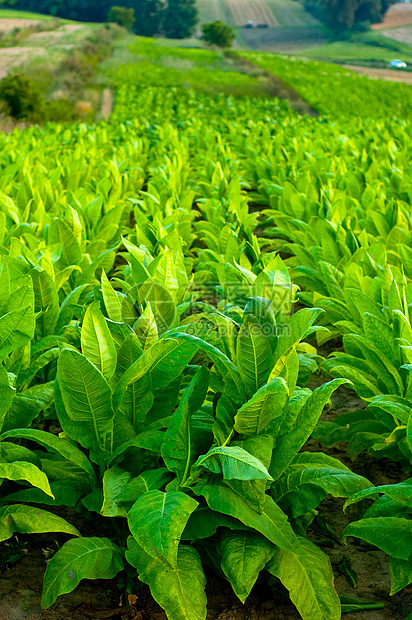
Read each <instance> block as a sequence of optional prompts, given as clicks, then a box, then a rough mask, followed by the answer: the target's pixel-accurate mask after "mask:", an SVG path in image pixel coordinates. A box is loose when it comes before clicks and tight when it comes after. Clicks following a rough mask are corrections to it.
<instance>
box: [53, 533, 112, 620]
mask: <svg viewBox="0 0 412 620" xmlns="http://www.w3.org/2000/svg"><path fill="white" fill-rule="evenodd" d="M122 569H123V560H122V554H121V551H120V549H119V547H117V545H115V544H114V543H112V542H111V541H110V540H109V539H108V538H79V539H77V540H76V539H74V540H69V541H68V542H66V543H65V544H64V545H63V547H62V548H61V549H59V551H58V552H57V553H56V554H55V555H54V556H53V557H52V559H51V560H49V562H48V563H47V568H46V573H45V575H44V583H43V595H42V599H41V604H42V607H43V609H47V608H48V607H50V606H51V605H53V603H54V601H55V600H56V599H57V597H58V596H60V595H61V594H68V593H69V592H72V591H73V590H74V589H75V588H76V587H77V585H78V584H79V583H80V581H81V580H82V579H112V578H113V577H114V576H115V575H117V573H118V572H120V571H121V570H122Z"/></svg>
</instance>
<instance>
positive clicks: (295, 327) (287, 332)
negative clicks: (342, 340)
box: [268, 308, 323, 382]
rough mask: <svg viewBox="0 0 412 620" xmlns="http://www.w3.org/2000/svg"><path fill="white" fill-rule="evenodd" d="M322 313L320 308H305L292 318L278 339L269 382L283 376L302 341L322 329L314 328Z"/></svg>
mask: <svg viewBox="0 0 412 620" xmlns="http://www.w3.org/2000/svg"><path fill="white" fill-rule="evenodd" d="M322 312H323V310H322V309H320V308H303V309H302V310H299V311H298V312H296V314H293V315H292V316H291V318H290V320H289V322H288V324H287V326H285V328H284V330H283V331H282V333H281V335H280V336H279V338H278V342H277V346H276V350H275V356H274V359H273V360H272V369H271V371H270V374H269V379H268V381H269V382H270V381H272V379H274V378H275V377H279V376H281V375H282V373H283V371H284V368H285V366H286V363H287V361H288V359H289V358H290V356H291V355H292V354H293V353H294V352H296V349H297V347H298V345H299V343H300V341H301V340H303V339H304V338H306V337H307V336H309V334H311V333H312V332H313V331H316V330H317V329H320V328H318V327H317V328H316V327H313V323H314V322H315V321H316V319H317V317H318V316H319V315H320V314H321V313H322Z"/></svg>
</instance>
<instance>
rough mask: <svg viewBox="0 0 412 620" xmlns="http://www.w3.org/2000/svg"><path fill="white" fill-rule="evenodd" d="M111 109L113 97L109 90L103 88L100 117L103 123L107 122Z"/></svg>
mask: <svg viewBox="0 0 412 620" xmlns="http://www.w3.org/2000/svg"><path fill="white" fill-rule="evenodd" d="M112 109H113V95H112V91H111V90H110V88H105V89H104V91H103V96H102V109H101V113H100V114H101V117H102V119H103V120H104V121H108V120H109V117H110V114H111V113H112Z"/></svg>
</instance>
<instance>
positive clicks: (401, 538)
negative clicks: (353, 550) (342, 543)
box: [343, 517, 412, 562]
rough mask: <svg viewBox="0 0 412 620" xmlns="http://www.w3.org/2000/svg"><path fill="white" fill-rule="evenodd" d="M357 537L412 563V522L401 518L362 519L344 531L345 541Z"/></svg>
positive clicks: (350, 524)
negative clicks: (349, 537) (350, 537)
mask: <svg viewBox="0 0 412 620" xmlns="http://www.w3.org/2000/svg"><path fill="white" fill-rule="evenodd" d="M348 536H355V537H356V538H361V539H362V540H366V542H368V543H370V544H371V545H376V546H377V547H379V549H382V551H384V552H385V553H387V554H388V555H390V556H391V557H393V558H396V559H398V560H406V561H408V562H412V520H410V519H402V518H399V517H379V518H376V519H373V518H369V519H361V520H360V521H355V522H354V523H349V525H347V526H346V527H345V529H344V530H343V537H344V540H345V539H346V538H347V537H348Z"/></svg>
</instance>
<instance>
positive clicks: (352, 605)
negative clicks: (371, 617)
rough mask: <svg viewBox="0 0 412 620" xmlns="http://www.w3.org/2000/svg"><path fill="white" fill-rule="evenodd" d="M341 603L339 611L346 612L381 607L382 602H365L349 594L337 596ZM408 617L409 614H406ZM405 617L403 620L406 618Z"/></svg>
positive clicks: (382, 606)
mask: <svg viewBox="0 0 412 620" xmlns="http://www.w3.org/2000/svg"><path fill="white" fill-rule="evenodd" d="M339 599H340V603H341V606H340V608H341V612H342V613H343V614H344V613H348V612H350V611H363V610H364V609H383V608H384V607H385V605H384V603H375V602H374V603H367V602H366V601H360V600H359V599H357V598H351V597H350V596H339ZM408 618H409V616H408ZM408 618H406V619H405V620H408Z"/></svg>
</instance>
